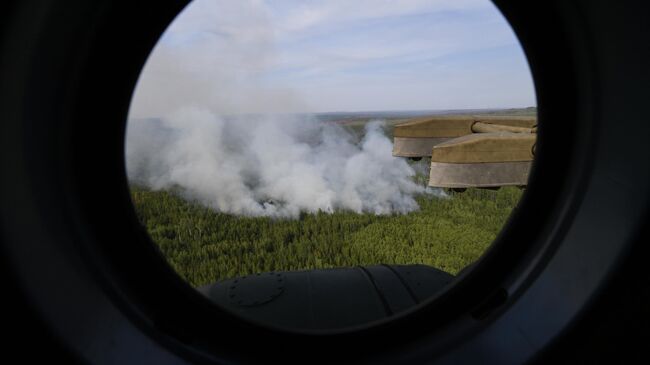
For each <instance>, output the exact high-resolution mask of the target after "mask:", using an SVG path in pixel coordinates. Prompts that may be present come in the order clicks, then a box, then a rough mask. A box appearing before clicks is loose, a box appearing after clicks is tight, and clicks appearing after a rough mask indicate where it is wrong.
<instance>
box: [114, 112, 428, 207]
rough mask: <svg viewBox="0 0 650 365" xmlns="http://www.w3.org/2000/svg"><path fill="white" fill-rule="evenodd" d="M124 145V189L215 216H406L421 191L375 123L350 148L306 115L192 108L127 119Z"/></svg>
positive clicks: (349, 141)
mask: <svg viewBox="0 0 650 365" xmlns="http://www.w3.org/2000/svg"><path fill="white" fill-rule="evenodd" d="M126 141H127V147H126V158H127V161H126V162H127V172H128V176H129V179H130V180H131V181H132V182H136V183H139V184H144V185H146V186H148V187H150V188H152V189H156V190H158V189H176V190H177V191H179V192H180V193H181V194H182V195H183V196H184V197H185V198H186V199H189V200H194V201H198V202H200V203H202V204H204V205H206V206H208V207H211V208H213V209H215V210H217V211H220V212H225V213H231V214H238V215H249V216H273V217H288V218H293V217H297V216H298V215H299V214H300V213H301V212H308V213H315V212H318V211H322V212H333V211H336V210H350V211H354V212H358V213H362V212H369V213H374V214H391V213H407V212H411V211H414V210H417V209H418V204H417V202H416V201H415V199H414V195H415V194H418V193H425V192H426V189H425V188H424V186H422V185H418V184H416V183H415V182H414V181H413V176H414V175H415V170H414V169H413V168H412V167H411V166H409V164H408V163H407V162H406V161H405V160H403V159H400V158H396V157H393V156H392V144H391V141H390V140H389V139H388V138H387V137H386V136H384V134H383V132H382V128H381V123H380V122H371V123H369V124H368V125H367V126H366V131H365V134H364V136H363V138H362V140H361V141H356V140H355V136H354V135H352V134H351V133H349V132H347V131H346V130H345V129H343V128H342V127H340V126H338V125H336V124H333V123H327V122H322V121H318V120H317V119H316V118H314V117H305V116H288V115H276V116H268V115H266V116H245V117H244V116H239V117H219V116H217V115H215V114H214V113H212V112H210V111H209V110H207V109H201V108H196V107H193V108H185V109H181V110H179V111H178V112H176V113H174V114H172V115H171V116H169V117H165V118H162V119H134V120H131V121H130V122H129V124H128V130H127V139H126Z"/></svg>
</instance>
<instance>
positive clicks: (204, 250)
mask: <svg viewBox="0 0 650 365" xmlns="http://www.w3.org/2000/svg"><path fill="white" fill-rule="evenodd" d="M131 193H132V199H133V203H134V206H135V209H136V212H137V214H138V217H139V219H140V221H141V223H142V224H143V225H144V226H145V227H146V229H147V230H148V232H149V235H150V236H151V238H152V240H153V242H154V243H155V244H156V245H157V246H158V247H159V249H160V252H161V254H162V255H163V256H164V257H165V258H166V259H167V261H168V262H169V264H170V265H171V266H172V267H173V268H174V269H175V270H176V272H178V274H179V275H180V276H181V277H183V278H184V279H185V280H187V281H188V282H189V283H190V284H191V285H193V286H200V285H204V284H208V283H212V282H215V281H218V280H222V279H227V278H232V277H236V276H242V275H247V274H251V273H256V272H265V271H287V270H304V269H314V268H331V267H351V266H357V265H374V264H380V263H384V264H416V263H417V264H426V265H431V266H434V267H436V268H439V269H441V270H444V271H447V272H449V273H451V274H456V273H457V272H458V271H460V270H461V269H463V268H464V267H465V266H467V265H468V264H470V263H472V262H474V261H475V260H476V259H478V258H479V256H480V255H481V254H482V253H483V252H484V251H485V250H486V249H487V248H488V246H489V245H490V244H491V243H492V241H493V240H494V239H495V237H496V236H497V234H498V233H499V231H500V230H501V228H502V227H503V225H504V224H505V222H506V220H507V219H508V216H509V215H510V213H511V211H512V209H513V208H514V207H515V206H516V205H517V203H518V201H519V198H520V197H521V194H522V191H521V190H520V189H518V188H515V187H504V188H501V189H499V190H483V189H468V190H466V191H464V192H462V193H461V192H451V191H450V192H448V193H447V196H446V197H437V196H434V195H431V194H427V195H421V196H418V197H417V201H418V203H419V205H420V210H419V211H416V212H412V213H409V214H394V215H385V216H377V215H374V214H356V213H353V212H346V211H339V212H335V213H332V214H327V213H318V214H302V215H301V216H300V217H299V219H278V218H268V217H241V216H234V215H230V214H224V213H219V212H216V211H214V210H212V209H210V208H207V207H205V206H202V205H200V204H198V203H194V202H188V201H186V200H184V199H182V198H181V197H179V196H178V195H177V194H174V193H173V192H169V191H151V190H149V189H146V188H144V187H142V186H136V185H132V186H131Z"/></svg>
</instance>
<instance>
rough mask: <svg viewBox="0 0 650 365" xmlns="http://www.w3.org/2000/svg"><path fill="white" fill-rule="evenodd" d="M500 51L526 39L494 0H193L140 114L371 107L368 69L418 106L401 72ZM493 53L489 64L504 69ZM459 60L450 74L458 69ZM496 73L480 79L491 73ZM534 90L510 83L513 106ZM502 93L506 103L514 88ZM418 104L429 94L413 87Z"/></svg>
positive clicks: (151, 72) (137, 105)
mask: <svg viewBox="0 0 650 365" xmlns="http://www.w3.org/2000/svg"><path fill="white" fill-rule="evenodd" d="M503 47H510V49H518V47H519V46H518V44H517V41H516V39H515V38H514V35H513V34H512V32H511V30H510V29H509V26H508V25H507V23H506V22H505V20H504V19H503V18H502V17H501V15H500V14H499V13H498V11H497V10H496V8H495V7H494V5H493V4H492V3H491V2H490V1H489V0H447V1H442V0H401V1H389V0H356V1H350V0H322V1H298V0H284V1H276V0H274V1H262V0H242V1H234V0H195V1H194V2H192V3H191V4H190V5H189V6H188V7H187V8H186V10H185V11H184V12H183V13H182V14H181V15H180V16H179V17H178V18H177V19H176V20H175V21H174V22H173V24H172V25H171V26H170V28H169V29H168V30H167V32H166V33H165V35H164V36H163V38H162V40H161V42H160V43H159V44H158V45H157V47H156V49H155V50H154V52H153V53H152V55H151V57H150V59H149V61H148V63H147V65H146V67H145V70H144V72H143V75H142V76H141V80H140V82H139V84H138V87H137V89H136V93H135V97H134V101H133V103H132V110H131V113H132V115H133V116H152V115H166V114H169V113H171V112H172V111H173V110H175V109H177V108H178V107H180V106H186V105H198V106H202V107H206V108H208V109H210V110H212V111H213V112H216V113H240V112H291V111H309V110H319V111H323V110H328V109H333V110H341V109H358V108H355V107H354V102H355V100H356V101H357V104H358V105H359V108H361V105H364V107H363V108H362V109H366V108H367V107H370V106H372V105H373V104H372V100H373V99H375V100H378V99H377V97H369V96H368V93H367V92H365V91H367V89H368V87H365V86H364V85H363V84H362V85H360V84H359V83H358V81H359V80H362V81H364V80H365V81H364V82H367V77H370V78H371V79H372V80H375V81H373V82H372V84H373V85H374V86H373V87H375V88H378V89H380V91H381V94H382V95H383V97H382V98H381V99H385V100H394V101H395V102H394V103H392V104H391V105H390V107H391V108H406V107H412V106H413V105H414V103H412V102H409V103H405V102H400V103H398V102H397V100H402V99H405V98H408V94H407V95H404V92H405V90H406V92H408V90H413V89H415V88H414V87H413V80H412V78H411V77H405V78H404V79H402V80H399V79H397V78H396V77H397V76H399V75H405V74H409V71H413V72H415V73H418V72H419V73H421V74H422V76H421V77H420V78H421V79H426V80H431V78H430V77H427V76H426V75H425V74H427V75H433V74H436V71H435V70H436V69H437V68H440V66H441V65H444V66H448V65H447V64H445V62H447V63H449V62H452V63H453V62H455V61H454V60H453V59H445V58H450V57H451V58H453V57H457V58H463V57H465V58H467V57H480V55H478V54H479V53H480V52H481V51H482V50H489V49H494V48H503ZM518 57H520V59H519V60H518V63H517V65H518V66H517V65H516V67H515V68H516V69H521V68H522V67H523V68H526V63H525V60H524V59H523V55H522V54H521V52H520V53H519V55H518ZM493 61H494V60H488V61H486V63H488V64H491V65H494V66H495V67H497V68H498V64H495V63H494V62H493ZM427 64H430V65H431V68H430V69H429V68H426V67H425V66H426V65H427ZM413 65H417V66H413ZM452 66H453V65H452ZM404 67H406V68H412V67H415V68H414V69H412V70H408V69H407V70H404V69H402V68H404ZM459 67H460V66H457V67H456V68H455V69H454V70H453V72H450V74H458V73H459V72H458V71H459V69H458V68H459ZM452 68H453V67H452ZM467 71H468V73H470V74H471V73H475V72H477V70H467ZM373 72H374V73H375V75H374V77H373V76H372V73H373ZM495 72H500V71H495ZM487 73H490V70H484V74H482V75H479V77H478V79H487V78H489V77H487ZM520 74H521V73H519V72H517V73H513V74H512V75H511V76H509V75H508V74H502V76H503V77H505V78H511V79H512V80H510V81H508V82H507V83H508V84H509V85H520V84H522V83H521V82H518V81H517V80H514V78H520V79H521V75H520ZM443 76H444V75H443ZM461 78H462V77H461ZM381 80H385V81H386V82H385V83H384V84H382V83H380V81H381ZM388 80H390V81H388ZM447 80H448V78H447V77H441V78H440V79H439V80H438V81H437V83H438V86H439V88H440V89H441V90H447V91H446V93H449V92H451V90H457V88H455V87H452V86H455V85H453V84H449V82H450V81H447ZM431 82H436V81H435V80H431ZM526 83H530V79H529V78H526V80H525V82H523V84H526ZM457 84H459V83H457ZM460 84H462V83H460ZM326 85H337V87H340V88H341V92H340V94H341V95H346V97H345V99H346V100H345V102H344V103H339V104H337V102H336V100H339V99H340V98H333V97H331V95H332V93H333V91H332V90H328V89H327V87H326ZM525 89H526V90H521V89H513V90H511V91H510V98H511V99H512V100H513V103H514V101H515V100H520V99H521V96H522V95H525V96H526V97H527V98H528V100H530V103H524V104H532V103H533V99H534V95H533V93H532V84H530V85H529V86H525ZM326 90H327V91H326ZM377 92H378V91H376V90H373V92H372V94H377ZM454 92H456V93H457V94H458V95H457V97H456V98H451V99H450V98H449V97H445V98H444V99H445V100H452V99H453V100H458V99H459V98H460V97H461V96H462V94H463V93H467V91H461V90H457V91H454ZM391 93H392V94H393V97H392V98H391V97H390V95H391ZM443 94H444V93H443ZM494 95H501V96H502V100H501V102H500V104H508V103H507V100H508V95H507V93H506V92H503V91H499V92H497V93H494ZM412 100H421V98H420V97H417V95H414V96H413V98H412ZM467 100H469V98H468V99H467ZM490 100H492V99H490ZM420 102H421V103H424V101H422V100H421V101H420ZM439 104H440V103H429V104H421V105H420V108H427V105H439ZM400 105H402V106H400ZM418 105H419V104H418ZM384 106H386V105H385V103H377V104H376V105H375V106H374V107H373V108H376V109H379V108H382V107H384ZM457 106H458V105H448V106H447V107H448V108H455V107H457Z"/></svg>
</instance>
